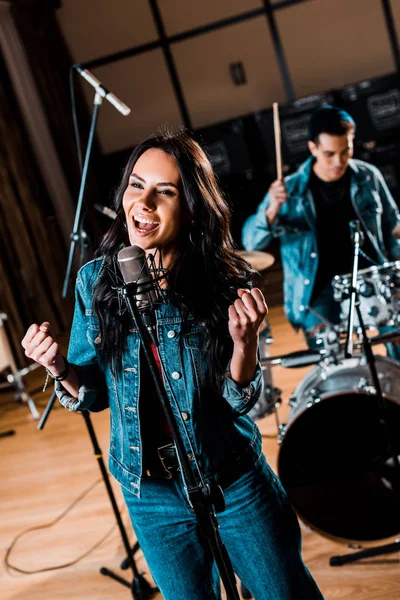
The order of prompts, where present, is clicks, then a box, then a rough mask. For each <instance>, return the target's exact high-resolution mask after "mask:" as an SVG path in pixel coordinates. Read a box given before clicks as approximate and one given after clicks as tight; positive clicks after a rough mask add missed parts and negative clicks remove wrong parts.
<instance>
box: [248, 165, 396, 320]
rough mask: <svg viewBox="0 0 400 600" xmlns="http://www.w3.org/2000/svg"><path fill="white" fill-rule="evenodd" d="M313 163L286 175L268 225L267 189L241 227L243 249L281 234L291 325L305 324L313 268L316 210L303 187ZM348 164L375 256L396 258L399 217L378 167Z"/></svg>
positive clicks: (255, 247) (263, 245) (315, 260)
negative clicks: (280, 201) (280, 199)
mask: <svg viewBox="0 0 400 600" xmlns="http://www.w3.org/2000/svg"><path fill="white" fill-rule="evenodd" d="M313 162H314V159H313V157H310V158H309V159H308V160H306V161H305V162H304V163H303V164H302V165H301V166H300V167H299V169H298V170H297V171H296V172H295V173H293V174H292V175H290V176H289V177H286V178H285V185H286V189H287V193H288V198H287V201H286V202H285V204H284V205H283V206H282V208H281V209H280V211H279V214H278V216H277V218H276V219H275V221H274V223H273V225H272V226H269V224H268V221H267V217H266V210H267V208H268V206H269V201H270V198H269V192H268V193H267V194H266V196H265V197H264V199H263V200H262V202H261V203H260V204H259V206H258V208H257V212H256V213H255V214H254V215H252V216H250V217H249V218H248V219H247V220H246V222H245V223H244V225H243V230H242V242H243V246H244V248H245V249H246V250H262V249H265V248H266V247H267V246H268V244H269V243H270V242H271V241H272V239H273V238H274V237H280V242H281V258H282V267H283V277H284V283H283V291H284V308H285V313H286V316H287V318H288V320H289V321H290V323H291V324H292V325H293V326H294V327H295V329H298V328H300V327H303V325H304V319H305V317H306V313H307V311H306V309H307V306H308V305H309V303H310V300H311V295H312V290H313V287H314V282H315V277H316V274H317V269H318V248H317V237H316V212H315V205H314V200H313V197H312V194H311V191H310V189H309V187H308V183H309V179H310V174H311V168H312V165H313ZM349 168H350V170H351V183H350V197H351V201H352V203H353V207H354V210H355V213H356V215H357V218H358V219H359V220H360V222H361V223H362V225H363V227H364V229H365V231H367V233H368V236H369V239H370V240H371V243H372V245H373V247H374V248H375V250H376V252H377V255H378V256H379V257H380V259H381V261H382V262H385V261H387V260H395V259H397V258H399V257H400V241H399V240H397V239H395V238H394V237H393V235H392V230H393V229H394V227H396V226H397V225H399V223H400V215H399V211H398V208H397V206H396V204H395V202H394V200H393V198H392V196H391V194H390V192H389V190H388V188H387V185H386V183H385V181H384V179H383V177H382V175H381V173H380V171H379V170H378V169H377V168H376V167H374V166H372V165H370V164H367V163H365V162H363V161H361V160H350V163H349ZM338 243H340V240H338ZM334 251H335V249H334V248H332V252H334Z"/></svg>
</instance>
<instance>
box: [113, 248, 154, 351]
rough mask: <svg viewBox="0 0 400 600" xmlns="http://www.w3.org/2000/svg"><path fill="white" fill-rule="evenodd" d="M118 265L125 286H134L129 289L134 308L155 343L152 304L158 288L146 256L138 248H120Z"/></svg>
mask: <svg viewBox="0 0 400 600" xmlns="http://www.w3.org/2000/svg"><path fill="white" fill-rule="evenodd" d="M118 264H119V268H120V270H121V274H122V277H123V280H124V282H125V284H126V285H128V286H129V284H134V285H132V286H131V287H132V288H133V292H132V295H133V296H134V299H135V302H136V306H137V307H138V309H139V312H140V313H142V317H143V322H144V324H145V326H146V328H147V330H148V332H149V333H150V335H151V337H152V339H153V341H154V343H156V340H155V332H156V317H155V313H154V304H155V303H156V302H157V300H158V291H157V290H158V286H157V282H156V281H155V279H154V278H153V277H152V275H151V273H150V270H149V267H148V264H147V258H146V254H145V252H144V250H143V249H142V248H140V246H128V247H127V248H122V250H120V251H119V252H118ZM128 295H129V294H128Z"/></svg>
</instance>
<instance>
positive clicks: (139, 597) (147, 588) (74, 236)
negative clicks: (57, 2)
mask: <svg viewBox="0 0 400 600" xmlns="http://www.w3.org/2000/svg"><path fill="white" fill-rule="evenodd" d="M77 70H78V71H79V69H77ZM81 71H82V70H81ZM81 71H79V72H80V73H81V74H82V75H83V72H81ZM85 73H86V75H84V77H85V79H87V81H89V83H91V85H93V86H94V87H95V88H96V94H95V97H94V108H93V113H92V121H91V125H90V131H89V138H88V143H87V147H86V154H85V161H84V165H83V170H82V178H81V184H80V189H79V197H78V202H77V207H76V212H75V219H74V225H73V231H72V233H71V245H70V250H69V257H68V264H67V269H66V274H65V279H64V285H63V290H62V297H63V298H65V297H66V295H67V292H68V285H69V280H70V277H71V270H72V264H73V261H74V254H75V247H76V244H77V243H78V242H81V243H85V244H86V243H87V236H86V234H85V233H84V232H83V230H82V227H81V222H82V205H83V198H84V193H85V187H86V180H87V174H88V168H89V161H90V156H91V152H92V147H93V141H94V132H95V129H96V123H97V119H98V115H99V110H100V106H101V104H102V101H103V97H105V98H107V97H108V96H113V95H110V94H109V93H108V92H107V90H105V88H103V86H102V85H101V84H100V82H99V81H98V80H97V79H96V78H95V77H93V76H91V74H90V73H89V72H88V71H86V72H85ZM113 98H114V99H115V97H113ZM116 101H118V99H117V98H116V99H115V100H114V101H113V102H112V104H114V105H116ZM118 102H119V101H118ZM119 104H120V105H122V106H125V105H123V104H122V103H121V102H119ZM118 110H120V109H118ZM127 110H128V112H129V109H128V108H127V107H125V109H124V111H125V112H123V111H122V110H121V111H120V112H123V114H128V112H126V111H127ZM81 266H82V265H81ZM56 397H57V396H56V394H55V392H53V394H52V395H51V398H50V400H49V402H48V403H47V406H46V408H45V410H44V412H43V415H42V417H41V419H40V422H39V424H38V427H37V428H38V430H41V429H43V427H44V425H45V423H46V421H47V418H48V416H49V414H50V412H51V409H52V407H53V404H54V402H55V399H56ZM82 416H83V418H84V420H85V424H86V427H87V430H88V432H89V436H90V439H91V441H92V445H93V450H94V455H95V457H96V460H97V462H98V465H99V468H100V471H101V475H102V477H103V481H104V484H105V487H106V490H107V493H108V496H109V498H110V502H111V506H112V509H113V511H114V515H115V518H116V521H117V525H118V529H119V532H120V534H121V538H122V542H123V545H124V547H125V551H126V555H127V558H126V560H127V562H128V566H129V567H130V568H131V569H132V573H133V580H132V582H129V581H127V580H126V579H124V578H122V577H120V576H119V575H117V574H116V573H114V572H113V571H110V569H107V568H106V567H102V568H101V569H100V573H101V574H102V575H107V576H108V577H111V578H112V579H114V580H115V581H118V582H119V583H121V584H122V585H125V586H126V587H128V588H130V590H131V592H132V596H133V598H134V599H135V600H147V599H148V598H152V597H153V596H154V594H155V593H156V592H157V591H158V590H157V588H152V587H151V585H150V584H149V583H148V582H147V581H146V579H145V578H144V577H143V574H141V573H139V571H138V569H137V567H136V564H135V561H134V558H133V551H132V550H131V547H130V544H129V540H128V536H127V533H126V530H125V527H124V524H123V521H122V519H121V515H120V514H119V510H118V505H117V502H116V499H115V496H114V492H113V489H112V487H111V484H110V480H109V476H108V473H107V469H106V467H105V465H104V461H103V455H102V452H101V449H100V446H99V443H98V441H97V438H96V434H95V431H94V428H93V424H92V422H91V419H90V414H89V412H88V411H86V410H85V411H82ZM137 548H138V546H135V547H134V549H135V551H136V549H137Z"/></svg>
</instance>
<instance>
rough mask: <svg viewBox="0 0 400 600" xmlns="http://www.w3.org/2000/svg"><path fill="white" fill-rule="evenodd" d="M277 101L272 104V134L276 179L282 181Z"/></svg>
mask: <svg viewBox="0 0 400 600" xmlns="http://www.w3.org/2000/svg"><path fill="white" fill-rule="evenodd" d="M278 106H279V105H278V103H277V102H274V103H273V105H272V108H273V114H274V136H275V154H276V173H277V179H279V180H280V181H282V151H281V125H280V122H279V108H278Z"/></svg>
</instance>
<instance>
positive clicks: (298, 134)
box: [255, 91, 337, 172]
mask: <svg viewBox="0 0 400 600" xmlns="http://www.w3.org/2000/svg"><path fill="white" fill-rule="evenodd" d="M336 100H337V97H336V95H335V92H334V91H328V92H324V93H320V94H313V95H312V96H306V97H304V98H299V99H298V100H295V101H294V102H292V103H291V104H286V105H282V106H280V107H279V119H280V124H281V137H282V162H283V163H284V164H285V165H286V168H285V172H288V171H289V170H293V168H295V167H297V166H298V165H299V164H300V163H301V162H303V161H304V160H305V159H306V158H307V157H308V156H309V150H308V143H307V142H308V124H309V121H310V118H311V115H312V113H313V111H314V110H315V109H317V108H319V107H320V106H325V105H327V104H336ZM255 121H256V123H257V126H258V129H259V132H260V135H261V139H262V142H263V146H264V152H265V161H266V163H267V164H269V165H270V167H269V170H271V169H272V170H274V169H275V164H276V154H275V135H274V121H273V112H272V110H271V109H269V110H265V111H262V112H260V113H257V114H256V115H255Z"/></svg>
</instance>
